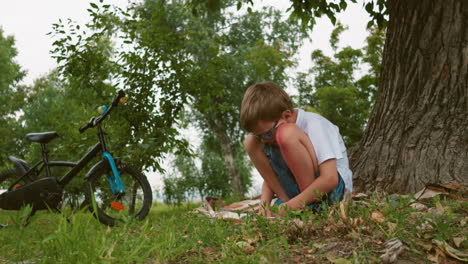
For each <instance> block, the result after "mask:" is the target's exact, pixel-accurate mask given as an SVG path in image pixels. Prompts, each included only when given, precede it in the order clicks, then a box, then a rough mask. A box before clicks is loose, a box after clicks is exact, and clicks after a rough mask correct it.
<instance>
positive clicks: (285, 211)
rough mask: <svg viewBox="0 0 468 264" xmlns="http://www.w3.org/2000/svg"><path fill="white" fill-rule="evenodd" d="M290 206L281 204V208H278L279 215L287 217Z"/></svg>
mask: <svg viewBox="0 0 468 264" xmlns="http://www.w3.org/2000/svg"><path fill="white" fill-rule="evenodd" d="M289 210H290V209H289V206H288V204H287V203H282V204H280V206H279V207H278V214H279V215H282V216H285V215H288V211H289Z"/></svg>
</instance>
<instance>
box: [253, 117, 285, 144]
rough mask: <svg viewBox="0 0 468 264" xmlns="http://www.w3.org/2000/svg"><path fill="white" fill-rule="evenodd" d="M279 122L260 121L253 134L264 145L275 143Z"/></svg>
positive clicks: (254, 127)
mask: <svg viewBox="0 0 468 264" xmlns="http://www.w3.org/2000/svg"><path fill="white" fill-rule="evenodd" d="M278 124H279V120H278V121H265V120H260V121H258V122H257V123H256V124H255V125H254V126H253V129H252V134H253V135H254V136H255V138H257V139H258V140H260V141H261V142H263V143H270V144H272V143H275V141H276V140H275V134H276V128H277V127H278Z"/></svg>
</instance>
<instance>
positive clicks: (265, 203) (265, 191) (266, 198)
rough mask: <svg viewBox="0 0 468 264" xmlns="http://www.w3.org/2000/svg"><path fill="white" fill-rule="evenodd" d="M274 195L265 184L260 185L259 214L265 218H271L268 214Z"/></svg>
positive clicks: (269, 213)
mask: <svg viewBox="0 0 468 264" xmlns="http://www.w3.org/2000/svg"><path fill="white" fill-rule="evenodd" d="M273 196H274V193H273V191H272V190H271V189H270V187H269V186H268V184H267V183H266V181H264V182H263V185H262V195H261V196H260V213H261V214H263V215H265V216H271V212H270V203H271V200H272V199H273Z"/></svg>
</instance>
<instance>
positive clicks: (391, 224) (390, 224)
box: [388, 222, 397, 235]
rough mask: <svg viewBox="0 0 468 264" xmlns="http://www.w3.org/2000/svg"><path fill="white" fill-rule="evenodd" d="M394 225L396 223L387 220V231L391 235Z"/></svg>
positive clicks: (393, 231)
mask: <svg viewBox="0 0 468 264" xmlns="http://www.w3.org/2000/svg"><path fill="white" fill-rule="evenodd" d="M396 226H397V224H395V223H392V222H388V233H389V234H390V235H393V233H395V229H396Z"/></svg>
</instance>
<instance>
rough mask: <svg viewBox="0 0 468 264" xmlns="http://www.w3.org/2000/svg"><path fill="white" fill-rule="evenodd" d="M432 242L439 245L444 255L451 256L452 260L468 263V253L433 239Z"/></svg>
mask: <svg viewBox="0 0 468 264" xmlns="http://www.w3.org/2000/svg"><path fill="white" fill-rule="evenodd" d="M432 242H433V243H434V244H436V245H437V247H439V248H440V249H441V250H442V251H443V252H444V253H446V254H447V255H449V256H451V257H452V258H455V259H458V260H461V261H463V262H468V253H467V252H462V251H460V250H458V249H455V248H453V247H451V246H450V245H449V244H448V243H447V242H445V241H441V240H436V239H433V240H432Z"/></svg>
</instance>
